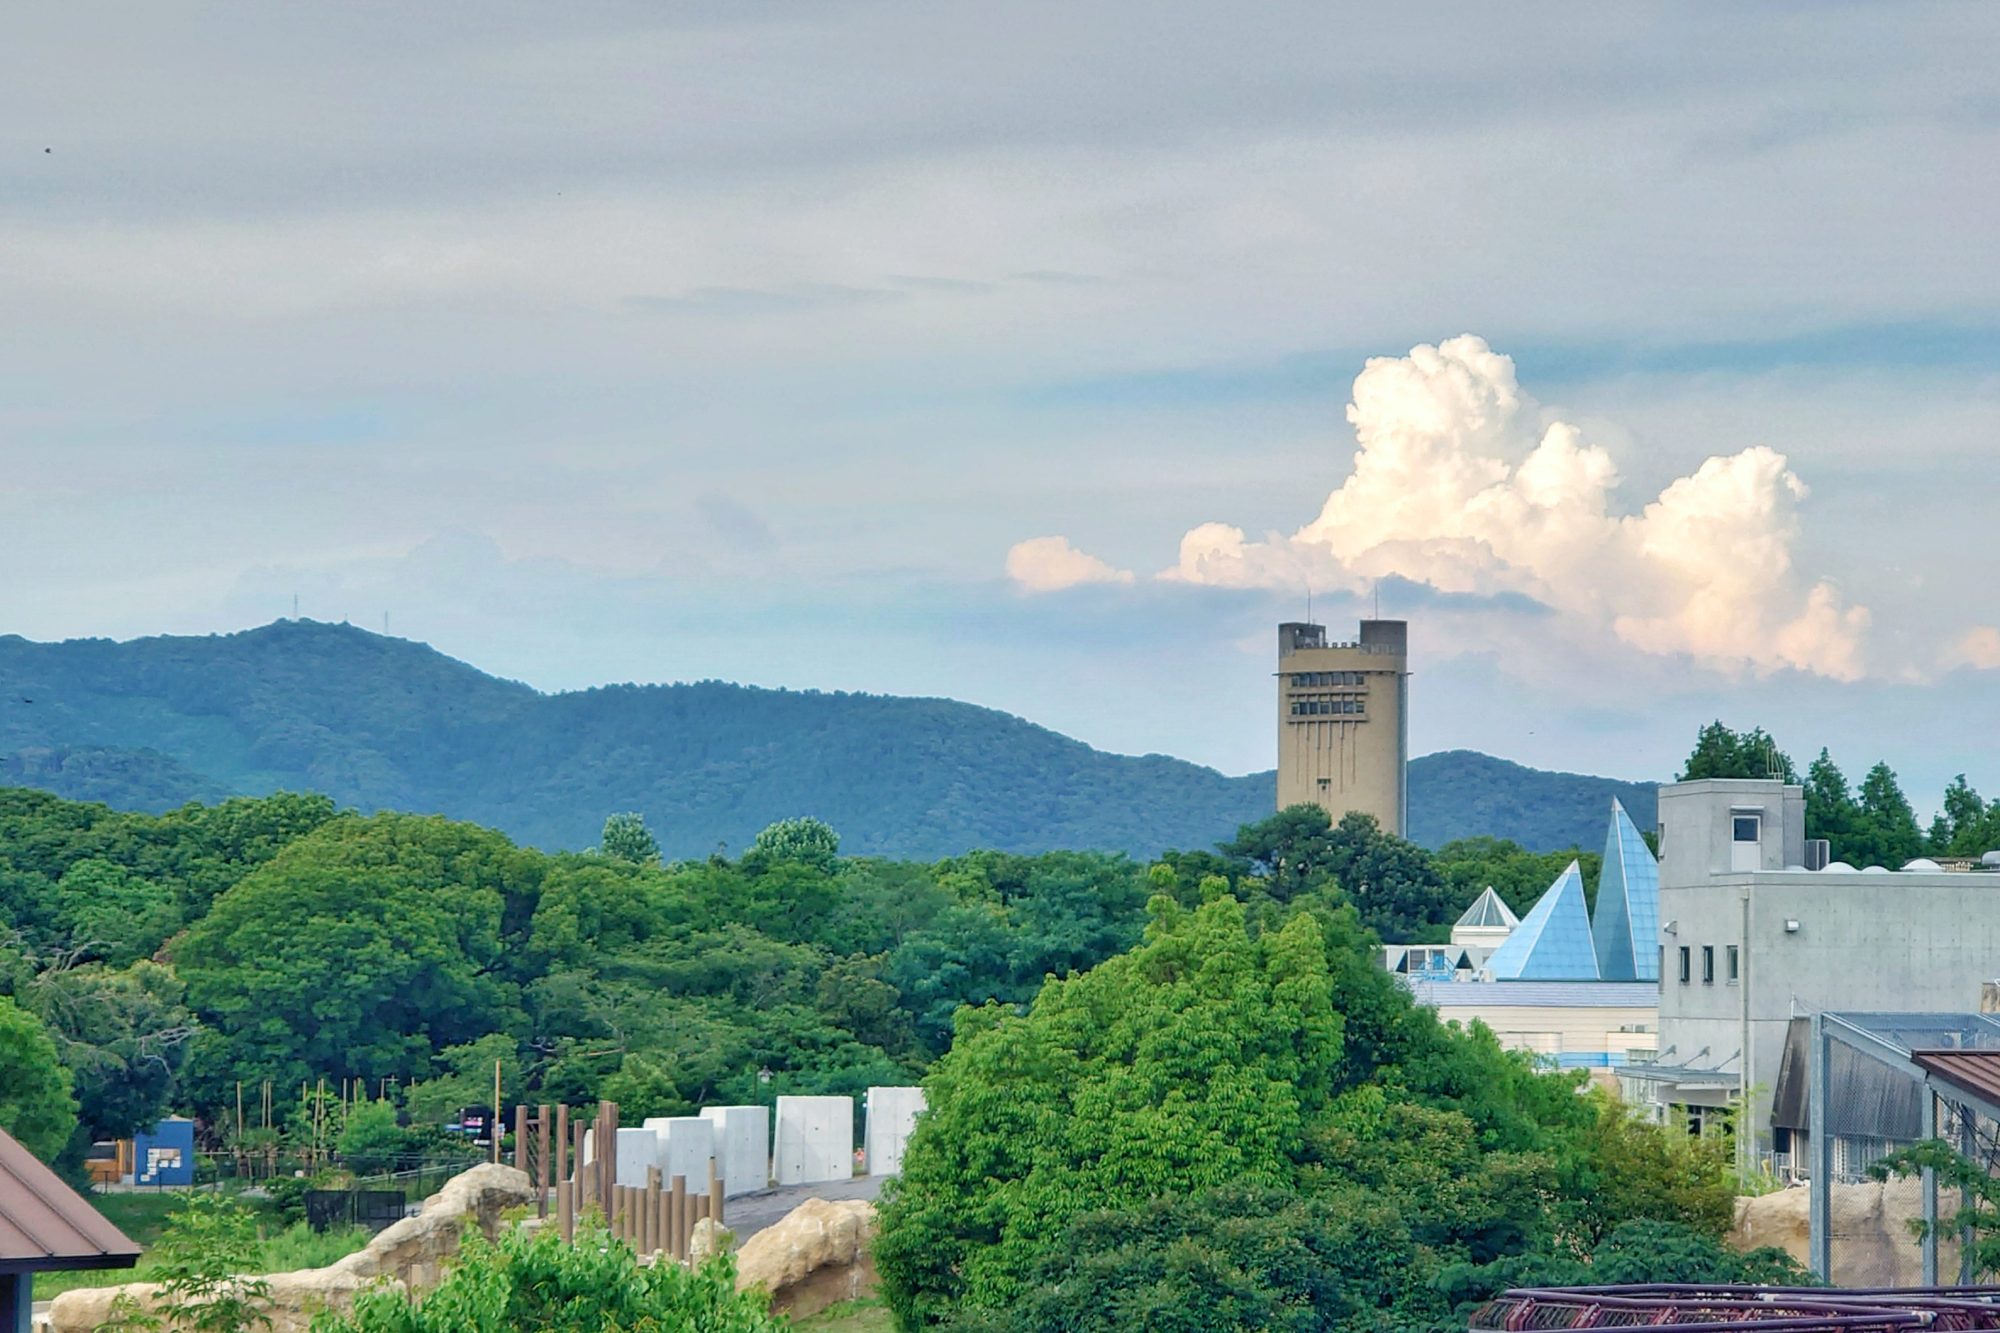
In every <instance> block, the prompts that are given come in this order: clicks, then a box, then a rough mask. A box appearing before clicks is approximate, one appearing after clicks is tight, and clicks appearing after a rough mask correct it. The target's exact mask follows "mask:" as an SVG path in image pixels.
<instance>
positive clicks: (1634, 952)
mask: <svg viewBox="0 0 2000 1333" xmlns="http://www.w3.org/2000/svg"><path fill="white" fill-rule="evenodd" d="M1590 937H1591V942H1592V943H1593V944H1594V945H1595V946H1596V949H1597V973H1598V975H1599V976H1601V977H1603V978H1604V980H1606V981H1658V980H1659V979H1660V863H1659V862H1658V861H1656V860H1654V859H1653V853H1652V852H1651V851H1650V850H1648V849H1647V847H1646V840H1645V839H1644V838H1642V837H1640V836H1639V830H1638V828H1637V827H1636V826H1634V825H1633V823H1632V819H1631V816H1629V815H1627V814H1626V813H1625V807H1624V806H1622V805H1620V804H1618V800H1617V798H1616V797H1613V798H1612V801H1611V829H1610V832H1608V833H1607V834H1606V835H1605V838H1604V871H1603V873H1602V874H1601V875H1600V876H1599V877H1598V880H1597V917H1596V919H1595V920H1593V921H1592V922H1591V923H1590Z"/></svg>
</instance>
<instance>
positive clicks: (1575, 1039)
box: [1404, 977, 1659, 1086]
mask: <svg viewBox="0 0 2000 1333" xmlns="http://www.w3.org/2000/svg"><path fill="white" fill-rule="evenodd" d="M1404 984H1405V985H1406V986H1408V987H1409V988H1410V995H1411V997H1412V998H1414V999H1415V1000H1416V1002H1417V1003H1418V1004H1421V1005H1424V1006H1426V1007H1428V1008H1431V1009H1435V1010H1436V1011H1437V1016H1438V1017H1439V1018H1440V1019H1442V1020H1443V1021H1445V1022H1447V1023H1460V1024H1463V1025H1465V1026H1467V1027H1469V1026H1471V1025H1472V1023H1474V1022H1475V1021H1477V1022H1480V1023H1484V1024H1485V1025H1486V1026H1487V1027H1489V1028H1491V1029H1493V1035H1494V1036H1495V1037H1497V1038H1499V1041H1500V1044H1501V1045H1502V1046H1505V1047H1507V1048H1508V1049H1509V1050H1516V1051H1527V1052H1528V1053H1530V1054H1531V1055H1534V1056H1537V1057H1539V1058H1540V1059H1541V1060H1543V1061H1544V1062H1546V1063H1547V1064H1548V1065H1550V1066H1552V1067H1554V1068H1557V1069H1590V1070H1597V1071H1605V1072H1603V1073H1597V1074H1593V1077H1594V1078H1598V1079H1600V1080H1609V1079H1610V1078H1612V1074H1611V1073H1610V1072H1609V1071H1612V1070H1615V1069H1617V1068H1618V1067H1619V1066H1621V1065H1623V1064H1624V1063H1625V1062H1626V1060H1627V1059H1629V1058H1630V1057H1631V1054H1632V1052H1634V1051H1640V1052H1645V1051H1650V1050H1652V1049H1653V1048H1654V1044H1655V1043H1656V1042H1657V1041H1658V1040H1659V1036H1658V1034H1657V1033H1656V1032H1655V1031H1654V1025H1655V1024H1656V1023H1657V1022H1658V1015H1657V1011H1656V1009H1655V1005H1656V1004H1657V1003H1658V1001H1659V991H1658V990H1657V988H1655V987H1654V986H1653V985H1652V983H1651V982H1643V981H1439V980H1432V979H1430V978H1425V977H1411V978H1409V979H1408V980H1407V981H1405V982H1404ZM1607 1086H1609V1084H1608V1083H1607Z"/></svg>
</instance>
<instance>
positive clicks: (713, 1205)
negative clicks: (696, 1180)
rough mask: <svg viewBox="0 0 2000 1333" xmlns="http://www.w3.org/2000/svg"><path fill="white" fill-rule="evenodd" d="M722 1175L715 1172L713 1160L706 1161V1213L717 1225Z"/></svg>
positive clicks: (719, 1221) (721, 1192) (721, 1202)
mask: <svg viewBox="0 0 2000 1333" xmlns="http://www.w3.org/2000/svg"><path fill="white" fill-rule="evenodd" d="M724 1193H725V1191H724V1190H723V1188H722V1177H721V1176H718V1175H717V1174H715V1160H714V1159H713V1158H710V1159H709V1163H708V1215H709V1217H710V1218H711V1219H712V1220H713V1221H714V1222H715V1225H716V1226H717V1227H720V1226H721V1225H722V1208H723V1202H724V1199H723V1195H724Z"/></svg>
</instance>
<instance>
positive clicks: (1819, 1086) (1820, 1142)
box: [1806, 1010, 1833, 1282]
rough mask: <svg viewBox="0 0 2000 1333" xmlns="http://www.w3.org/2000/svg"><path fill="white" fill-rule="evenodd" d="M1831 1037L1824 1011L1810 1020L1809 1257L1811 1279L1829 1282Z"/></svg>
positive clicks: (1830, 1255) (1831, 1224) (1831, 1163)
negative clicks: (1810, 1168) (1811, 1163)
mask: <svg viewBox="0 0 2000 1333" xmlns="http://www.w3.org/2000/svg"><path fill="white" fill-rule="evenodd" d="M1832 1055H1833V1037H1832V1035H1831V1034H1829V1033H1828V1032H1827V1030H1826V1011H1825V1010H1821V1011H1819V1012H1818V1013H1815V1014H1814V1015H1813V1017H1812V1075H1811V1078H1812V1082H1811V1085H1810V1087H1811V1091H1810V1093H1809V1094H1808V1097H1809V1105H1808V1107H1807V1110H1806V1123H1807V1125H1808V1126H1809V1127H1810V1128H1809V1129H1808V1131H1807V1132H1808V1133H1810V1134H1811V1135H1812V1156H1813V1167H1812V1197H1811V1199H1810V1200H1809V1206H1810V1209H1811V1213H1810V1216H1811V1223H1810V1230H1811V1237H1812V1239H1811V1246H1810V1248H1811V1253H1812V1271H1813V1275H1814V1276H1816V1277H1817V1278H1819V1279H1820V1281H1822V1282H1830V1281H1832V1273H1833V1262H1832V1256H1833V1131H1832V1130H1831V1129H1829V1128H1828V1122H1829V1120H1830V1118H1831V1117H1829V1116H1828V1115H1827V1101H1828V1099H1829V1098H1830V1096H1831V1095H1832V1094H1831V1092H1830V1091H1829V1089H1830V1088H1831V1086H1832V1083H1833V1075H1832V1070H1831V1066H1832V1064H1833V1060H1832Z"/></svg>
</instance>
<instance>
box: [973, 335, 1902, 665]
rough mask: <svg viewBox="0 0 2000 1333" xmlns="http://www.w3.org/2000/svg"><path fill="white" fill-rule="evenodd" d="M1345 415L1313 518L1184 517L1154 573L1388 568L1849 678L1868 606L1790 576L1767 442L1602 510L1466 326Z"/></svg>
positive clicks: (1751, 658)
mask: <svg viewBox="0 0 2000 1333" xmlns="http://www.w3.org/2000/svg"><path fill="white" fill-rule="evenodd" d="M1347 419H1348V421H1349V423H1350V424H1352V426H1353V427H1354V434H1355V438H1356V440H1357V441H1358V443H1359V445H1360V448H1359V449H1358V450H1357V451H1356V453H1355V455H1354V470H1353V472H1352V474H1351V475H1350V476H1349V477H1348V479H1347V480H1346V481H1345V482H1343V483H1342V484H1341V485H1340V486H1339V487H1338V488H1336V489H1335V490H1334V491H1333V493H1332V494H1331V495H1329V496H1328V497H1327V498H1326V501H1325V503H1324V505H1323V506H1322V507H1321V509H1320V512H1319V515H1318V517H1316V518H1314V519H1313V520H1312V521H1311V522H1308V523H1307V524H1305V525H1304V526H1303V527H1301V528H1299V529H1298V530H1297V531H1296V532H1294V533H1292V534H1291V535H1290V536H1284V535H1280V534H1276V533H1273V534H1270V535H1268V536H1266V537H1265V538H1264V539H1263V540H1261V541H1260V540H1252V539H1251V538H1250V537H1249V536H1248V535H1247V534H1246V533H1245V532H1244V531H1243V530H1242V529H1241V528H1239V527H1236V526H1234V525H1231V524H1228V523H1221V522H1211V523H1204V524H1201V525H1200V526H1198V527H1196V528H1193V529H1192V530H1190V531H1189V532H1188V533H1187V534H1186V535H1185V536H1183V537H1182V538H1181V544H1180V554H1179V558H1178V559H1177V561H1176V562H1175V564H1174V565H1173V566H1172V567H1171V568H1169V569H1166V570H1164V571H1162V572H1161V573H1160V575H1159V576H1158V577H1160V578H1162V579H1167V580H1172V581H1178V582H1183V583H1196V584H1207V585H1211V586H1222V587H1236V588H1271V589H1287V590H1290V589H1300V588H1306V587H1311V588H1320V589H1329V588H1346V589H1349V590H1355V591H1359V590H1362V589H1364V588H1366V587H1367V586H1368V585H1369V584H1371V583H1372V582H1373V581H1374V580H1376V579H1380V578H1384V577H1387V576H1391V575H1395V576H1399V577H1402V578H1406V579H1411V580H1415V581H1418V582H1422V583H1426V584H1429V585H1430V586H1432V587H1434V588H1437V589H1439V590H1440V591H1444V592H1453V593H1473V594H1482V595H1496V594H1501V593H1514V594H1522V595H1526V596H1529V597H1532V598H1534V599H1536V600H1537V601H1540V602H1542V603H1544V604H1546V605H1548V606H1549V607H1551V608H1553V609H1555V610H1556V611H1558V612H1561V613H1564V614H1566V615H1568V616H1570V617H1574V618H1576V619H1578V620H1580V621H1582V622H1585V623H1586V624H1591V625H1595V626H1598V627H1601V628H1602V629H1604V630H1605V631H1608V632H1609V633H1610V634H1611V635H1613V636H1615V638H1616V639H1618V640H1619V641H1622V642H1623V643H1625V644H1627V645H1629V646H1630V647H1633V648H1636V649H1639V650H1641V651H1643V652H1646V653H1652V654H1660V655H1685V656H1687V657H1691V658H1693V659H1694V660H1696V661H1698V662H1700V663H1703V664H1704V665H1707V666H1711V667H1719V668H1724V669H1745V668H1747V669H1749V670H1751V671H1755V672H1757V673H1760V674H1763V673H1769V672H1773V671H1778V670H1782V669H1788V668H1789V669H1794V670H1799V671H1805V672H1810V673H1812V674H1815V675H1820V676H1826V677H1829V678H1831V679H1834V680H1854V679H1858V678H1859V677H1860V676H1861V675H1862V674H1863V670H1864V657H1863V646H1864V638H1865V635H1866V632H1867V629H1868V623H1869V613H1868V610H1867V608H1866V607H1863V606H1851V605H1848V604H1847V603H1846V601H1845V600H1844V599H1843V597H1842V595H1841V593H1840V591H1839V589H1838V588H1837V587H1835V586H1834V585H1833V584H1832V583H1831V582H1828V581H1825V580H1813V579H1809V578H1806V577H1803V576H1802V575H1800V574H1799V572H1798V571H1797V570H1796V569H1795V568H1794V560H1793V551H1794V548H1795V546H1796V544H1797V540H1798V536H1799V522H1798V512H1797V511H1798V505H1799V503H1800V502H1801V501H1802V500H1804V499H1805V497H1806V494H1807V490H1806V485H1805V483H1804V482H1803V481H1801V480H1800V479H1799V477H1798V475H1797V474H1796V473H1794V472H1793V471H1792V470H1791V468H1790V467H1789V466H1788V465H1787V463H1786V460H1785V457H1784V455H1782V454H1780V453H1777V452H1776V451H1774V450H1772V449H1769V448H1765V447H1762V446H1758V447H1754V448H1750V449H1745V450H1743V451H1742V452H1740V453H1736V454H1732V455H1728V456H1719V457H1712V458H1709V459H1708V460H1706V461H1705V462H1703V463H1702V464H1701V465H1700V466H1699V467H1698V468H1696V469H1695V470H1694V471H1693V472H1692V473H1691V474H1689V475H1688V476H1685V477H1681V478H1679V479H1678V480H1676V481H1674V482H1673V483H1672V484H1671V485H1669V486H1667V487H1666V488H1665V489H1663V490H1662V491H1661V492H1660V493H1659V495H1658V496H1657V497H1656V498H1654V499H1652V500H1651V501H1649V502H1648V503H1646V504H1644V505H1643V506H1642V507H1640V509H1639V510H1638V512H1636V513H1631V512H1620V508H1621V507H1620V506H1619V504H1618V503H1617V501H1618V498H1619V497H1618V487H1619V475H1618V468H1617V465H1616V464H1615V463H1614V462H1613V461H1612V458H1611V455H1610V454H1609V453H1608V452H1607V451H1606V450H1605V449H1603V448H1602V447H1600V446H1598V445H1595V444H1592V443H1591V442H1590V441H1588V440H1587V439H1585V437H1584V435H1583V432H1582V431H1581V430H1580V429H1579V428H1578V427H1577V426H1575V425H1572V424H1570V423H1568V422H1564V421H1559V420H1548V421H1547V422H1546V424H1544V422H1543V414H1542V413H1541V412H1540V410H1539V409H1538V408H1537V406H1536V404H1535V403H1534V401H1533V400H1532V399H1531V398H1529V397H1528V396H1527V395H1526V394H1524V393H1523V392H1522V390H1521V387H1520V385H1519V383H1518V382H1517V381H1516V379H1515V374H1514V363H1513V361H1512V360H1511V359H1510V358H1508V357H1507V356H1504V355H1502V354H1500V353H1498V352H1495V351H1494V350H1493V349H1492V348H1490V347H1489V346H1488V345H1487V344H1486V342H1485V341H1484V340H1483V339H1481V338H1477V337H1473V336H1471V335H1467V336H1464V337H1459V338H1452V339H1448V340H1446V341H1445V342H1443V343H1440V344H1438V345H1437V346H1430V345H1425V346H1420V347H1417V348H1414V349H1413V350H1412V351H1411V352H1410V354H1409V355H1408V356H1403V357H1378V358H1375V359H1372V360H1370V361H1369V362H1368V363H1367V366H1366V367H1365V368H1364V369H1363V370H1362V372H1361V374H1360V376H1359V377H1358V378H1356V380H1355V382H1354V400H1353V402H1352V403H1350V404H1349V405H1348V408H1347ZM1038 540H1039V542H1040V543H1042V544H1044V545H1045V547H1046V549H1047V550H1049V551H1051V552H1054V551H1057V550H1060V551H1062V552H1065V553H1069V554H1071V555H1080V553H1076V552H1075V551H1074V548H1072V547H1070V546H1069V544H1068V543H1067V541H1065V540H1063V539H1061V538H1041V539H1038ZM1024 545H1026V544H1025V543H1024ZM1020 549H1021V548H1018V547H1017V548H1016V552H1017V553H1019V551H1020ZM1081 559H1083V560H1086V561H1087V560H1090V559H1091V557H1088V556H1082V557H1081ZM1022 563H1023V564H1024V565H1027V564H1029V563H1030V562H1026V561H1024V562H1022ZM1096 563H1098V564H1101V563H1102V562H1096ZM1107 568H1108V567H1107ZM1009 572H1010V573H1012V574H1014V575H1015V578H1016V581H1017V582H1019V583H1021V585H1022V586H1023V587H1026V588H1029V589H1031V590H1035V591H1049V590H1053V589H1056V588H1060V587H1063V586H1067V585H1066V584H1065V583H1063V582H1061V581H1057V580H1053V579H1051V578H1048V577H1046V576H1044V577H1043V578H1042V579H1041V581H1040V582H1031V581H1029V580H1028V579H1026V578H1023V577H1021V575H1020V574H1019V573H1017V572H1016V571H1015V561H1014V558H1013V556H1010V557H1009ZM1079 581H1080V580H1079Z"/></svg>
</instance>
